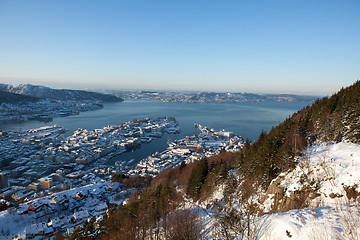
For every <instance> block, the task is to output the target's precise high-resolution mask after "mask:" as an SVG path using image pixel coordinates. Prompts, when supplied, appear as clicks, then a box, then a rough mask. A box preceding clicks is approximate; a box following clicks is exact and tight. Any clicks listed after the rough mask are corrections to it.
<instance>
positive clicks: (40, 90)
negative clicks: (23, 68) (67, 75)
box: [0, 84, 122, 102]
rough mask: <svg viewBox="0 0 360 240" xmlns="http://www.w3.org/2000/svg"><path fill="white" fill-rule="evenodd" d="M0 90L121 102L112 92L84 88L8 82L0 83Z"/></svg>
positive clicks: (38, 96)
mask: <svg viewBox="0 0 360 240" xmlns="http://www.w3.org/2000/svg"><path fill="white" fill-rule="evenodd" d="M0 90H3V91H7V92H11V93H16V94H22V95H27V96H32V97H37V98H43V99H55V100H62V101H65V100H75V101H87V100H88V101H99V102H120V101H122V99H121V98H118V97H116V96H114V95H110V94H102V93H96V92H89V91H83V90H69V89H52V88H49V87H45V86H38V85H31V84H21V85H18V86H12V85H8V84H0Z"/></svg>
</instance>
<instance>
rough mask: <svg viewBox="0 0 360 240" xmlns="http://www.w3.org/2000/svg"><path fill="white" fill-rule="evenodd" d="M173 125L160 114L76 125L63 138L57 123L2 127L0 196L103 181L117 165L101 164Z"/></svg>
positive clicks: (17, 197) (16, 197)
mask: <svg viewBox="0 0 360 240" xmlns="http://www.w3.org/2000/svg"><path fill="white" fill-rule="evenodd" d="M176 131H179V128H178V123H177V122H176V120H175V119H174V118H170V117H163V118H156V119H149V118H145V119H141V120H133V121H128V122H125V123H122V124H121V125H118V126H107V127H104V128H102V129H95V130H92V131H88V130H86V129H78V130H76V131H75V132H74V134H73V135H71V136H69V137H67V138H65V137H64V136H63V133H64V132H65V129H64V128H63V127H59V126H56V125H54V126H47V127H42V128H38V129H33V130H27V131H19V132H2V133H0V135H1V137H0V150H1V151H0V154H1V159H0V160H1V164H2V165H1V166H2V167H1V173H0V187H1V190H0V198H1V199H3V200H5V201H7V202H10V203H16V202H20V201H28V200H31V199H35V198H38V197H40V196H44V195H46V194H49V193H52V192H57V191H62V190H67V189H70V188H75V187H79V186H84V185H86V184H94V183H102V182H106V181H108V180H109V179H110V178H111V176H113V174H115V173H116V168H114V167H111V166H107V165H105V164H104V163H106V162H107V161H108V160H109V159H111V158H112V157H114V156H115V155H119V154H122V153H124V152H126V151H128V150H131V149H132V148H134V147H136V146H138V145H140V144H141V143H142V142H149V141H151V139H152V138H154V137H161V136H162V134H163V133H164V132H176ZM124 166H126V163H125V164H124ZM125 169H128V168H127V167H126V168H125Z"/></svg>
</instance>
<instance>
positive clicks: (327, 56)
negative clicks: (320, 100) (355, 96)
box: [0, 0, 360, 94]
mask: <svg viewBox="0 0 360 240" xmlns="http://www.w3.org/2000/svg"><path fill="white" fill-rule="evenodd" d="M357 79H360V1H359V0H338V1H333V0H326V1H322V0H316V1H315V0H263V1H257V0H248V1H242V0H237V1H226V0H224V1H222V0H218V1H212V0H203V1H201V0H181V1H177V0H164V1H156V0H155V1H152V0H143V1H137V0H127V1H125V0H124V1H121V0H118V1H110V0H107V1H100V0H99V1H91V0H83V1H79V0H76V1H73V0H68V1H67V0H65V1H64V0H61V1H48V0H46V1H45V0H44V1H40V0H33V1H28V0H23V1H18V0H9V1H4V0H0V82H2V83H8V84H18V83H33V84H44V85H47V86H51V87H68V88H96V87H98V88H101V87H102V88H113V89H115V88H119V89H179V90H180V89H184V90H187V89H189V90H190V89H192V90H211V91H247V92H267V93H286V92H287V93H301V94H329V93H333V92H336V91H338V90H339V89H340V88H341V87H343V86H348V85H351V84H352V83H353V82H355V81H356V80H357Z"/></svg>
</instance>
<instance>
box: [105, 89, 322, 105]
mask: <svg viewBox="0 0 360 240" xmlns="http://www.w3.org/2000/svg"><path fill="white" fill-rule="evenodd" d="M109 93H112V94H114V95H116V96H119V97H122V98H134V99H152V100H159V101H163V102H180V103H241V102H312V101H315V100H316V99H317V98H318V97H316V96H301V95H292V94H255V93H230V92H185V91H179V92H174V91H110V92H109Z"/></svg>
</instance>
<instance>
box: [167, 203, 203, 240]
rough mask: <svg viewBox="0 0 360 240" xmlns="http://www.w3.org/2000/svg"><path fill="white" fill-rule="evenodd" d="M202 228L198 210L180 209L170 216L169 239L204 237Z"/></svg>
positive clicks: (184, 239) (196, 239)
mask: <svg viewBox="0 0 360 240" xmlns="http://www.w3.org/2000/svg"><path fill="white" fill-rule="evenodd" d="M201 230H202V225H201V223H200V221H199V219H198V212H197V211H196V210H193V209H185V210H178V211H176V212H175V213H173V214H172V215H171V216H170V217H169V220H168V232H167V239H169V240H198V239H202V235H201Z"/></svg>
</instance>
